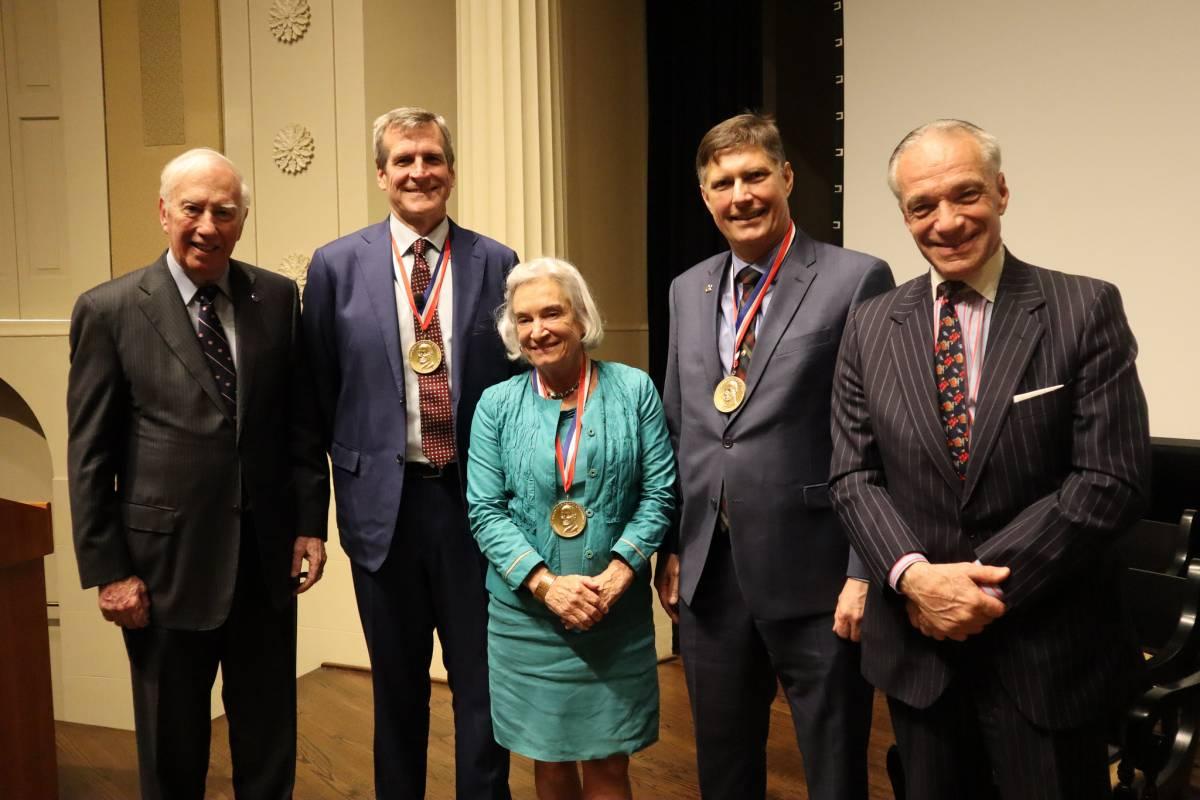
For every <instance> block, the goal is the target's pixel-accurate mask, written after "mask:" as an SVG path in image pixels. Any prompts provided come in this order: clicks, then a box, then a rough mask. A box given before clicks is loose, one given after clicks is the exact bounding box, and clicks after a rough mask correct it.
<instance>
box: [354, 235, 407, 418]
mask: <svg viewBox="0 0 1200 800" xmlns="http://www.w3.org/2000/svg"><path fill="white" fill-rule="evenodd" d="M390 221H391V217H388V218H387V219H385V220H384V221H383V222H381V223H380V224H379V225H376V226H374V227H372V228H368V229H367V232H366V235H365V238H366V245H365V246H364V247H363V250H362V252H361V253H360V257H359V266H360V268H361V269H362V271H363V277H364V278H365V279H366V283H367V297H369V298H370V300H371V307H372V309H374V311H375V321H376V322H377V323H378V325H379V334H380V336H382V337H383V351H384V353H386V354H387V360H388V365H389V366H390V367H391V368H392V382H393V385H395V387H396V392H397V393H398V394H399V395H400V397H401V398H403V397H404V362H403V361H402V360H401V356H400V327H399V317H398V316H397V309H396V288H395V282H396V277H395V275H396V273H395V271H394V270H393V268H392V233H391V230H390V229H389V228H388V225H389V223H390ZM405 313H411V312H410V311H409V310H408V309H405Z"/></svg>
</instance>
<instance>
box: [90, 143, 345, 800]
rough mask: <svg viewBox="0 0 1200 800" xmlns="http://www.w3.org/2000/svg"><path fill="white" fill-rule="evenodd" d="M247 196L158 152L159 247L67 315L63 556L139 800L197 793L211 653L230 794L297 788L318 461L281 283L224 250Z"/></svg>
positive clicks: (319, 522) (323, 470)
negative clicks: (69, 526)
mask: <svg viewBox="0 0 1200 800" xmlns="http://www.w3.org/2000/svg"><path fill="white" fill-rule="evenodd" d="M249 201H250V197H249V189H248V188H247V187H246V185H245V183H244V181H243V180H242V175H241V173H240V172H239V171H238V169H237V167H235V166H234V165H233V163H232V162H231V161H229V160H228V159H227V158H225V157H224V156H222V155H221V154H220V153H217V152H214V151H212V150H206V149H197V150H189V151H188V152H186V153H184V154H183V155H181V156H179V157H178V158H176V159H174V160H172V161H171V162H170V163H169V164H167V166H166V167H165V168H164V169H163V172H162V179H161V184H160V189H159V221H160V222H161V224H162V228H163V231H164V232H165V233H166V234H167V239H168V243H169V246H168V248H167V250H166V252H164V253H163V254H162V255H161V256H160V257H159V258H158V259H157V260H156V261H155V262H154V263H153V264H151V265H150V266H148V267H145V268H144V269H140V270H137V271H135V272H131V273H129V274H128V275H124V276H122V277H120V278H117V279H116V280H112V281H109V282H107V283H104V284H101V285H100V286H97V287H96V288H94V289H92V290H90V291H88V292H85V293H84V294H83V295H82V296H81V297H80V298H79V301H78V302H77V303H76V304H75V310H74V312H73V313H72V315H71V334H70V343H71V371H70V377H69V382H68V389H67V414H68V422H69V427H70V430H69V443H68V459H69V460H68V482H69V486H70V496H71V516H72V522H73V525H74V533H75V552H76V555H77V557H78V561H79V575H80V579H81V582H82V584H83V586H84V588H88V587H91V586H98V587H99V589H100V591H99V604H100V611H101V613H103V615H104V618H105V619H107V620H109V621H111V622H113V623H115V624H116V625H118V626H120V628H121V631H122V633H123V634H124V637H125V649H126V651H127V652H128V654H129V664H130V670H131V672H132V676H133V703H134V720H135V724H136V726H137V745H138V765H139V772H140V777H141V790H142V797H143V798H153V799H155V800H159V799H164V798H165V799H166V800H202V798H203V797H204V784H205V774H206V772H207V771H208V755H209V753H208V750H209V738H210V731H209V708H210V705H209V695H210V693H211V691H212V685H213V681H214V679H215V677H216V672H217V666H218V665H220V667H221V671H222V676H223V679H224V689H223V697H224V701H225V710H226V713H227V715H228V718H229V745H230V750H231V753H232V757H233V786H234V792H235V794H236V795H237V797H238V800H284V799H285V798H290V797H291V795H292V784H293V782H294V778H295V770H296V677H295V675H296V673H295V669H296V601H295V594H297V593H299V592H303V591H305V590H307V589H308V588H310V587H311V586H312V585H313V584H314V583H316V581H317V580H319V578H320V576H321V568H322V566H323V565H324V563H325V546H324V539H325V528H326V514H327V509H328V503H329V489H328V482H327V474H328V473H327V467H326V462H325V456H324V452H323V449H322V447H321V441H320V438H319V436H318V433H317V431H318V427H317V425H316V424H315V408H314V407H313V406H312V396H313V392H312V387H311V385H310V383H309V380H308V376H307V372H306V368H305V359H304V352H303V346H302V340H301V336H300V298H299V294H298V292H297V290H296V285H295V283H293V282H292V281H290V280H288V279H287V278H285V277H283V276H281V275H276V274H275V273H272V272H267V271H266V270H261V269H257V268H255V267H252V266H250V265H249V264H243V263H241V262H240V261H234V260H233V259H232V258H231V256H232V254H233V248H234V246H235V245H236V244H237V241H238V239H239V237H240V236H241V233H242V225H243V223H244V222H245V219H246V213H247V208H248V206H249ZM305 561H307V562H308V575H307V577H306V578H303V579H302V578H301V577H300V568H301V567H302V566H303V564H304V562H305Z"/></svg>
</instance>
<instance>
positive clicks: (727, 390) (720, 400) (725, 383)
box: [713, 375, 746, 414]
mask: <svg viewBox="0 0 1200 800" xmlns="http://www.w3.org/2000/svg"><path fill="white" fill-rule="evenodd" d="M745 396H746V382H745V381H744V380H742V379H741V378H739V377H738V376H737V375H730V376H729V377H727V378H725V379H724V380H722V381H721V382H720V383H718V384H717V388H716V389H715V390H714V391H713V405H714V406H716V407H717V411H720V412H721V413H722V414H728V413H730V412H731V411H737V408H738V406H740V405H741V404H742V399H743V398H744V397H745Z"/></svg>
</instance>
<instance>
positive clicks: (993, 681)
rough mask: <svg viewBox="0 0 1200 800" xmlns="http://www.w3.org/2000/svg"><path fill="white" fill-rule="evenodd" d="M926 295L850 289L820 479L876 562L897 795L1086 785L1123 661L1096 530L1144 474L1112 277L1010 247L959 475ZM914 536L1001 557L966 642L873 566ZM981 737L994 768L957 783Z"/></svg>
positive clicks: (1101, 538)
mask: <svg viewBox="0 0 1200 800" xmlns="http://www.w3.org/2000/svg"><path fill="white" fill-rule="evenodd" d="M932 309H933V302H932V294H931V288H930V278H929V275H928V274H925V275H922V276H921V277H919V278H915V279H914V280H912V281H909V282H908V283H906V284H904V285H903V286H900V287H899V288H897V289H896V290H895V291H893V292H890V293H888V294H886V295H883V296H881V297H877V298H874V299H872V300H870V301H868V302H866V303H864V304H863V305H861V306H859V307H858V308H857V309H856V310H855V311H854V312H853V313H852V314H851V319H850V322H849V324H848V325H847V329H846V333H845V336H844V337H843V340H842V349H841V353H840V355H839V359H838V371H837V376H836V378H835V381H834V429H833V435H834V458H833V468H832V478H831V484H832V489H833V498H834V504H835V506H836V508H837V510H838V513H839V516H840V517H841V520H842V523H843V525H844V526H845V527H846V530H847V532H848V534H849V536H850V539H851V541H852V542H853V544H854V546H855V548H856V549H857V551H858V552H859V554H860V555H861V556H862V558H863V561H864V562H865V564H866V566H867V568H868V571H869V572H870V574H871V577H872V589H871V592H870V595H869V597H868V600H867V610H866V619H865V620H864V631H863V668H864V673H865V675H866V677H867V678H868V680H870V681H871V683H873V684H874V685H875V686H876V687H878V688H879V689H881V690H883V691H884V692H886V693H887V695H888V697H889V698H890V700H891V704H892V708H893V721H894V722H895V723H896V728H897V738H898V740H899V743H900V747H901V755H902V758H903V761H904V768H905V772H906V775H907V778H908V783H909V796H910V797H930V798H936V797H954V796H966V795H964V794H962V792H964V791H985V790H986V787H987V784H988V782H989V781H993V782H997V783H998V784H999V785H1000V787H1001V789H1002V791H1003V792H1004V796H1006V797H1018V796H1020V797H1074V796H1079V797H1089V796H1093V793H1094V792H1096V791H1099V790H1100V789H1099V788H1098V787H1099V786H1100V784H1104V783H1106V775H1103V774H1099V773H1102V772H1103V770H1104V765H1103V751H1102V746H1101V745H1102V739H1101V738H1100V737H1099V735H1098V733H1097V731H1100V730H1101V728H1102V725H1101V722H1102V719H1103V715H1104V713H1105V711H1106V710H1107V709H1109V708H1110V707H1111V704H1112V703H1113V702H1114V701H1116V700H1117V699H1119V698H1120V697H1121V696H1122V693H1123V691H1124V689H1125V687H1126V685H1127V679H1128V677H1129V675H1130V672H1131V670H1132V669H1134V668H1135V667H1136V664H1137V661H1138V657H1137V653H1136V651H1135V649H1134V648H1133V646H1132V645H1131V643H1130V642H1129V641H1128V637H1127V636H1126V635H1125V634H1124V631H1123V628H1122V626H1121V624H1120V620H1121V612H1120V605H1119V598H1118V583H1117V581H1116V580H1115V577H1114V574H1113V572H1112V569H1111V565H1110V563H1109V558H1110V545H1111V544H1112V542H1113V540H1114V539H1115V538H1116V537H1117V536H1118V535H1119V534H1120V533H1121V532H1122V531H1124V530H1125V529H1126V528H1127V527H1128V526H1129V524H1130V523H1132V522H1133V521H1134V520H1135V519H1136V517H1137V515H1138V513H1139V511H1140V509H1141V508H1142V506H1143V503H1144V502H1145V500H1146V497H1147V491H1148V488H1147V482H1148V477H1149V473H1148V468H1149V433H1148V422H1147V413H1146V402H1145V398H1144V397H1143V394H1142V389H1141V386H1140V384H1139V382H1138V377H1137V371H1136V369H1135V366H1134V359H1135V357H1136V354H1137V347H1136V344H1135V342H1134V339H1133V335H1132V333H1131V332H1130V329H1129V325H1128V323H1127V322H1126V319H1125V314H1124V311H1123V309H1122V307H1121V299H1120V295H1119V293H1118V292H1117V289H1116V287H1114V286H1112V285H1110V284H1107V283H1104V282H1102V281H1098V280H1094V279H1090V278H1084V277H1079V276H1073V275H1066V274H1063V273H1061V272H1054V271H1051V270H1047V269H1041V268H1038V267H1034V266H1030V265H1029V264H1025V263H1023V262H1021V261H1019V260H1018V259H1016V258H1014V257H1013V256H1012V255H1011V254H1009V255H1007V257H1006V260H1005V262H1004V268H1003V272H1002V274H1001V278H1000V284H999V287H998V290H997V295H996V300H995V305H994V306H993V309H992V317H991V323H990V328H989V332H988V338H987V345H986V351H985V355H984V359H983V366H982V370H983V373H982V376H981V388H980V395H979V398H978V400H977V405H976V414H975V422H974V426H973V429H972V434H971V440H970V448H971V457H970V461H969V465H968V468H967V472H966V477H965V480H962V481H960V480H959V478H958V476H957V475H956V473H955V471H954V468H953V466H952V465H951V462H950V457H949V453H948V450H947V446H946V437H945V435H944V433H943V432H942V423H941V421H940V416H939V412H938V408H937V400H936V388H935V386H934V381H933V371H932V349H933V330H934V328H933V310H932ZM1051 387H1061V388H1057V389H1054V390H1052V391H1047V392H1045V393H1043V394H1038V395H1036V396H1032V397H1030V398H1029V399H1020V396H1021V395H1023V394H1026V393H1030V392H1034V391H1035V390H1039V389H1050V388H1051ZM910 552H921V553H924V554H925V555H926V556H927V557H928V559H929V560H930V561H931V562H933V563H949V562H970V561H975V560H977V559H978V560H979V561H980V562H982V563H983V564H987V565H992V566H1006V567H1009V568H1010V569H1011V570H1012V574H1011V577H1009V579H1008V580H1007V581H1005V583H1004V584H1003V586H1002V587H1001V588H1002V590H1003V601H1004V603H1005V605H1006V607H1007V611H1006V613H1005V614H1004V616H1003V617H1001V618H1000V619H998V620H996V621H994V622H992V623H991V624H990V625H988V626H987V627H986V628H985V629H984V632H983V633H982V634H980V635H977V636H973V637H969V638H968V640H967V641H966V642H965V643H958V642H954V641H950V640H946V641H943V642H938V641H935V640H934V639H932V638H929V637H926V636H923V635H922V634H921V633H920V632H919V631H918V630H917V629H916V628H914V627H913V626H912V625H911V624H910V623H909V621H908V618H907V614H906V612H905V602H904V601H905V598H904V597H903V596H901V595H900V594H898V593H897V592H896V591H894V590H893V589H891V588H890V587H889V586H888V583H887V576H888V572H889V570H891V568H892V566H893V564H895V562H896V561H897V560H898V559H899V558H900V557H901V556H903V555H905V554H906V553H910ZM964 707H965V708H967V709H968V710H967V711H966V712H964V711H963V708H964ZM964 717H965V722H964V721H963V719H964ZM1088 731H1091V733H1087V732H1088ZM1058 734H1061V735H1058ZM1080 747H1082V748H1084V749H1086V750H1087V753H1089V754H1090V755H1080V751H1079V748H1080ZM1098 752H1099V755H1098V758H1099V763H1098V762H1097V753H1098ZM981 753H985V754H986V759H984V760H987V761H988V762H989V763H990V765H991V766H990V769H989V768H986V767H985V768H984V771H983V772H979V771H976V773H975V775H974V781H975V782H974V783H973V784H972V786H973V787H974V788H973V789H972V788H971V786H967V787H964V786H963V785H955V784H954V780H956V778H955V775H956V769H954V768H949V767H948V765H954V764H957V765H961V764H962V763H965V762H967V761H979V760H980V754H981ZM1080 764H1082V765H1084V766H1083V767H1080V766H1079V765H1080ZM1081 770H1082V771H1081ZM991 772H994V773H995V774H994V775H992V774H990V773H991Z"/></svg>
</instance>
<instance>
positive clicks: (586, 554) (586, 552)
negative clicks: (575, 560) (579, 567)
mask: <svg viewBox="0 0 1200 800" xmlns="http://www.w3.org/2000/svg"><path fill="white" fill-rule="evenodd" d="M583 557H584V558H591V557H592V551H591V550H584V551H583Z"/></svg>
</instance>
